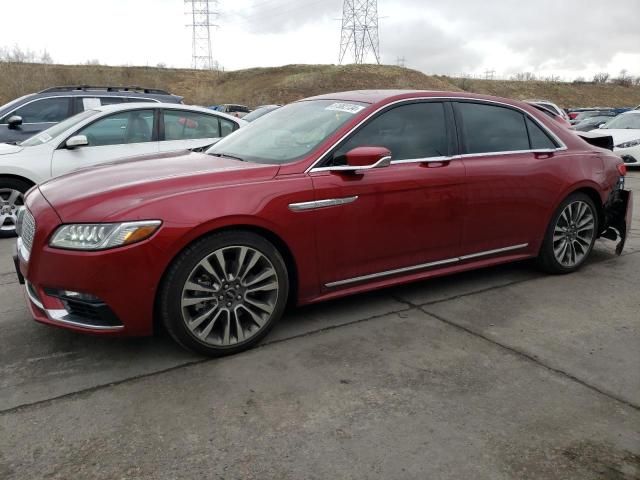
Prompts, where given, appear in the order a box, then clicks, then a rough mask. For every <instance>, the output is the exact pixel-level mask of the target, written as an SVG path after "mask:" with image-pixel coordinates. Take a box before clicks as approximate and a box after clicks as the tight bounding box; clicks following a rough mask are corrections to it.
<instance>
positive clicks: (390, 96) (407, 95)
mask: <svg viewBox="0 0 640 480" xmlns="http://www.w3.org/2000/svg"><path fill="white" fill-rule="evenodd" d="M442 97H444V98H460V99H468V100H487V101H490V102H498V103H507V104H509V105H515V106H519V107H522V106H523V105H528V104H525V103H523V102H521V101H519V100H513V99H507V98H502V97H494V96H491V95H481V94H477V93H470V92H451V91H444V90H353V91H346V92H338V93H329V94H325V95H317V96H315V97H309V98H305V99H303V100H300V101H308V100H335V101H341V102H361V103H369V104H377V103H391V102H394V101H398V100H407V99H409V100H410V99H412V98H442Z"/></svg>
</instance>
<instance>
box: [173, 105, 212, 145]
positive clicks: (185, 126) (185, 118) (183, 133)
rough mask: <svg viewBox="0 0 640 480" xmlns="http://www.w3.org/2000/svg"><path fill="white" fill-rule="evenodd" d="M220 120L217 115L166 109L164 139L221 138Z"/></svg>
mask: <svg viewBox="0 0 640 480" xmlns="http://www.w3.org/2000/svg"><path fill="white" fill-rule="evenodd" d="M221 136H223V135H221V134H220V122H219V120H218V117H217V116H215V115H205V114H202V113H194V112H184V111H180V110H165V111H164V139H165V140H190V139H196V138H219V137H221Z"/></svg>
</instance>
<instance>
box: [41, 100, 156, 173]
mask: <svg viewBox="0 0 640 480" xmlns="http://www.w3.org/2000/svg"><path fill="white" fill-rule="evenodd" d="M155 123H156V122H155V119H154V110H153V109H143V110H131V111H124V112H117V113H113V114H111V115H108V116H106V117H102V118H100V119H98V120H96V121H95V122H93V123H91V124H89V125H87V126H85V127H83V128H81V129H79V130H78V131H77V132H75V133H74V134H73V135H71V136H74V135H85V136H86V137H87V140H88V141H89V145H87V146H84V147H77V148H73V149H69V148H66V147H65V145H64V142H63V143H62V144H61V145H60V146H59V147H58V148H57V149H56V150H55V151H54V154H53V158H52V163H51V174H52V176H58V175H62V174H64V173H67V172H70V171H73V170H77V169H79V168H85V167H89V166H92V165H97V164H100V163H106V162H111V161H113V160H117V159H120V158H125V157H132V156H138V155H146V154H150V153H157V152H158V141H157V130H156V128H155ZM66 140H67V139H65V141H66Z"/></svg>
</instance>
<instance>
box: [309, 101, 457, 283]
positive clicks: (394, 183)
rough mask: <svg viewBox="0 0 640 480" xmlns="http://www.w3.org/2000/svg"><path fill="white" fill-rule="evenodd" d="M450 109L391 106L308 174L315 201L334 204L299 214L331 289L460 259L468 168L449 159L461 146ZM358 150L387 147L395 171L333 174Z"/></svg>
mask: <svg viewBox="0 0 640 480" xmlns="http://www.w3.org/2000/svg"><path fill="white" fill-rule="evenodd" d="M449 108H450V106H449V104H448V103H446V102H439V101H438V102H412V103H407V104H403V105H399V106H394V107H391V108H389V109H387V110H385V111H383V112H381V113H380V114H378V115H377V116H375V117H374V118H372V119H371V120H369V121H368V122H367V123H366V124H365V125H364V126H363V127H361V128H360V129H358V130H357V131H356V132H355V133H354V134H352V135H351V136H350V137H349V138H348V139H346V140H345V141H344V142H342V144H341V145H339V146H338V147H337V148H336V149H335V151H334V152H333V153H332V154H331V155H330V157H329V160H328V161H327V162H326V163H325V164H323V165H321V166H320V168H315V169H313V170H312V171H311V172H310V175H311V178H312V180H313V185H314V190H315V198H316V200H317V201H335V206H329V207H326V208H317V209H312V210H310V211H304V210H303V211H300V213H299V214H300V215H309V214H311V215H315V217H316V224H317V233H316V236H317V241H318V256H319V268H320V274H321V281H322V284H323V285H324V286H325V287H326V288H333V287H341V286H351V285H357V284H358V283H359V282H361V281H370V280H374V279H386V278H388V277H391V276H393V275H397V274H402V273H408V272H420V271H423V270H424V269H426V268H429V267H430V266H436V265H443V264H446V263H447V262H453V259H454V258H455V257H456V256H457V255H458V253H459V251H460V235H461V228H462V216H463V213H464V177H465V174H464V166H463V163H462V161H461V160H460V159H456V158H452V157H451V156H450V155H451V153H453V150H454V148H455V147H454V144H453V142H454V140H455V139H454V137H453V135H452V134H453V131H452V130H453V128H452V127H450V126H451V125H452V117H453V115H452V113H451V111H450V110H449ZM359 146H383V147H386V148H388V149H389V150H391V152H392V158H393V162H392V164H391V165H390V166H389V167H385V168H379V169H372V170H368V171H366V172H364V173H358V174H353V173H344V172H342V173H337V172H332V171H328V170H327V168H328V167H331V166H333V165H340V164H341V163H343V161H344V156H343V155H344V154H345V153H346V152H347V151H349V150H351V149H352V148H355V147H359ZM322 167H324V168H322ZM303 208H304V206H303ZM362 277H365V278H362Z"/></svg>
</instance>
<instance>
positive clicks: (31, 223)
mask: <svg viewBox="0 0 640 480" xmlns="http://www.w3.org/2000/svg"><path fill="white" fill-rule="evenodd" d="M21 217H22V218H21V221H20V222H19V228H18V235H20V237H21V238H22V244H23V245H24V247H25V248H26V249H27V250H28V251H29V252H30V251H31V247H33V237H34V236H35V234H36V220H35V218H33V215H31V212H30V211H29V210H27V209H26V208H25V209H24V213H23V214H22V215H21Z"/></svg>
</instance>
